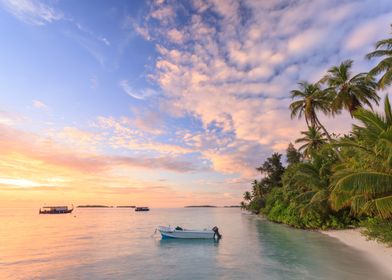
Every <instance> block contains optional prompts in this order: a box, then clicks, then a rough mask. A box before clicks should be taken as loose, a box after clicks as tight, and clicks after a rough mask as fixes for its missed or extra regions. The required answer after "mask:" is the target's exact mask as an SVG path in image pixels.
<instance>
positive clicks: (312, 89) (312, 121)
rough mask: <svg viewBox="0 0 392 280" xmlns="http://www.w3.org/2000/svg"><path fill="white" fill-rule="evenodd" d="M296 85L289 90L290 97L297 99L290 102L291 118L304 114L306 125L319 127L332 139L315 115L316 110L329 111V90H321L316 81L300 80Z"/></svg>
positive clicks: (325, 112) (330, 96) (330, 98)
mask: <svg viewBox="0 0 392 280" xmlns="http://www.w3.org/2000/svg"><path fill="white" fill-rule="evenodd" d="M298 85H299V89H296V90H292V91H291V98H292V99H297V100H296V101H294V102H292V103H291V104H290V110H291V118H292V119H293V118H294V117H298V118H301V117H302V116H304V117H305V121H306V124H307V126H308V127H315V126H318V127H320V128H321V129H322V130H323V131H324V133H325V135H326V136H327V137H328V139H329V140H330V141H332V139H331V137H330V135H329V133H328V131H327V130H326V129H325V127H324V126H323V125H322V124H321V122H320V120H319V119H318V117H317V111H321V112H323V113H324V114H326V115H327V114H330V113H331V102H332V95H331V92H330V91H325V90H322V89H321V88H320V85H319V84H317V83H316V84H309V83H307V82H300V83H298Z"/></svg>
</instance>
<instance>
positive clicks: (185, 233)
mask: <svg viewBox="0 0 392 280" xmlns="http://www.w3.org/2000/svg"><path fill="white" fill-rule="evenodd" d="M158 230H159V232H160V233H161V235H162V238H163V239H166V238H179V239H218V240H219V239H221V238H222V235H221V234H220V233H219V229H218V227H213V228H212V229H203V230H196V229H183V228H181V227H175V228H173V227H170V226H169V227H165V226H159V227H158Z"/></svg>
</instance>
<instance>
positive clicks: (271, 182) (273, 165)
mask: <svg viewBox="0 0 392 280" xmlns="http://www.w3.org/2000/svg"><path fill="white" fill-rule="evenodd" d="M281 158H282V155H281V154H278V153H273V154H272V156H271V157H269V158H267V160H266V161H265V162H264V163H263V164H262V165H261V166H260V167H257V168H256V170H257V171H260V172H261V174H262V175H263V176H265V177H264V178H263V179H262V180H261V181H260V184H262V185H263V188H264V189H265V190H266V191H265V192H268V191H269V190H271V189H272V188H274V187H281V186H282V182H281V181H282V175H283V173H284V170H285V168H284V167H283V164H282V161H281Z"/></svg>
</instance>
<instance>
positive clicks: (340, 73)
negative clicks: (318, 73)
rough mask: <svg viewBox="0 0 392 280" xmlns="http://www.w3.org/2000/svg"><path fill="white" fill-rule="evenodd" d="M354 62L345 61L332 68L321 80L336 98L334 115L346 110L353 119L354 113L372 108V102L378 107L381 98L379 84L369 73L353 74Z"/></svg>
mask: <svg viewBox="0 0 392 280" xmlns="http://www.w3.org/2000/svg"><path fill="white" fill-rule="evenodd" d="M352 65H353V61H352V60H346V61H343V62H342V63H341V64H340V65H339V66H334V67H332V68H330V69H329V70H328V72H327V74H326V75H325V76H324V78H323V79H321V82H326V83H327V84H328V86H329V87H330V88H328V90H331V91H332V92H333V93H334V95H335V97H334V99H333V102H332V111H333V113H339V112H340V110H342V109H346V110H348V111H349V112H350V115H351V117H353V112H354V111H355V110H357V109H358V108H362V107H363V106H364V105H368V106H369V107H370V108H372V103H371V102H372V101H373V102H375V103H376V104H377V105H378V101H379V100H380V97H379V96H378V95H377V92H376V87H377V83H376V82H375V80H374V77H373V76H370V75H368V73H359V74H357V75H355V76H353V75H352V73H351V68H352Z"/></svg>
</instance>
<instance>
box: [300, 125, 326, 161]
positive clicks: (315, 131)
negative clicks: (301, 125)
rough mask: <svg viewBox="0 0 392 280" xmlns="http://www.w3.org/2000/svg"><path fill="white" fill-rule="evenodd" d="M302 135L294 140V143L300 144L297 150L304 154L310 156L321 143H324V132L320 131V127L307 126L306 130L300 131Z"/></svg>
mask: <svg viewBox="0 0 392 280" xmlns="http://www.w3.org/2000/svg"><path fill="white" fill-rule="evenodd" d="M301 134H302V135H304V137H302V138H299V139H297V140H295V143H300V144H302V146H301V147H299V148H298V151H300V152H303V153H304V155H305V156H306V157H308V158H310V157H311V156H312V155H313V154H314V152H315V151H317V150H319V149H320V147H321V146H322V145H324V144H325V143H326V140H327V139H326V138H325V133H323V132H320V128H318V127H317V128H316V127H309V128H308V131H301Z"/></svg>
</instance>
